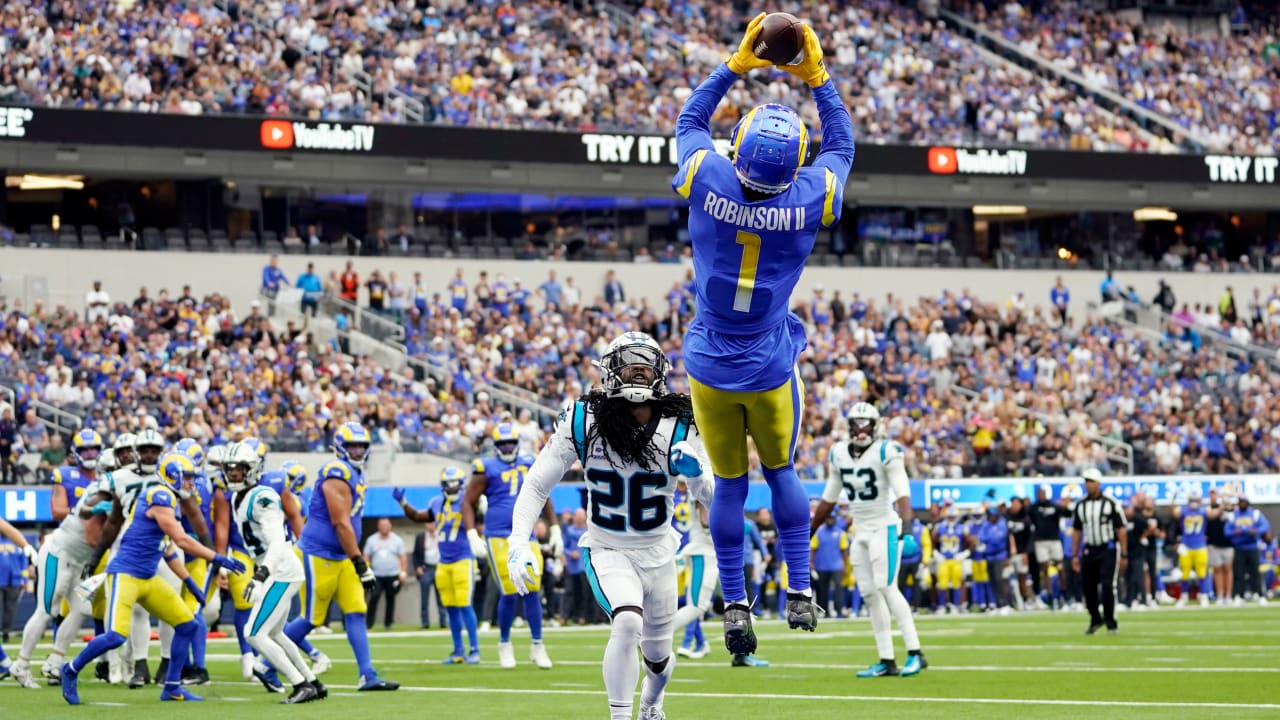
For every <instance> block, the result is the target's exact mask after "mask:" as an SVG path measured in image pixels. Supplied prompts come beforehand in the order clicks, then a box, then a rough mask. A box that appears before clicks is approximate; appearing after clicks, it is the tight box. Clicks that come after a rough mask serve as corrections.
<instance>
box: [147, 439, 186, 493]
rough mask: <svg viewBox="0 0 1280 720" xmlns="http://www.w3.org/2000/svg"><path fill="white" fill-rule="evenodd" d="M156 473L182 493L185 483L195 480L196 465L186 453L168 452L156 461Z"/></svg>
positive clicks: (171, 487) (172, 488)
mask: <svg viewBox="0 0 1280 720" xmlns="http://www.w3.org/2000/svg"><path fill="white" fill-rule="evenodd" d="M148 447H149V446H148ZM156 474H157V475H158V476H159V477H160V481H161V482H163V483H164V484H165V485H168V486H169V489H171V490H173V491H174V492H178V493H180V492H182V488H183V486H184V485H186V484H188V483H190V482H194V481H195V477H196V466H195V465H194V464H193V463H192V462H191V458H189V457H187V456H186V455H183V454H182V453H180V452H168V453H165V454H164V456H163V457H161V458H160V459H159V460H158V461H157V462H156Z"/></svg>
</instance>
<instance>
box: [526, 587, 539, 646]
mask: <svg viewBox="0 0 1280 720" xmlns="http://www.w3.org/2000/svg"><path fill="white" fill-rule="evenodd" d="M524 619H525V622H527V623H529V636H530V637H532V638H533V641H534V642H541V641H542V593H536V592H531V593H529V594H528V595H525V596H524Z"/></svg>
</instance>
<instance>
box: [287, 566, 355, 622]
mask: <svg viewBox="0 0 1280 720" xmlns="http://www.w3.org/2000/svg"><path fill="white" fill-rule="evenodd" d="M295 550H296V551H297V553H298V557H299V558H301V559H302V571H303V573H304V579H303V581H302V588H301V589H300V590H299V593H298V595H299V597H300V598H301V603H302V617H304V618H306V620H307V622H308V623H310V624H312V625H323V624H324V622H325V619H326V618H327V617H328V616H329V604H330V603H332V602H333V601H334V600H337V601H338V609H339V610H341V611H342V614H343V615H347V614H350V613H360V614H364V613H365V612H366V611H368V609H369V607H368V605H367V604H366V602H365V597H364V585H363V584H361V582H360V576H359V575H356V568H355V566H354V565H352V564H351V561H350V560H348V559H346V558H343V559H341V560H329V559H327V558H322V557H318V556H316V555H308V554H306V553H304V552H302V550H301V549H300V548H295Z"/></svg>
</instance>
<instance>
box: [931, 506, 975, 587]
mask: <svg viewBox="0 0 1280 720" xmlns="http://www.w3.org/2000/svg"><path fill="white" fill-rule="evenodd" d="M937 534H938V542H937V546H936V547H934V549H933V551H934V552H936V553H938V555H940V556H941V557H942V564H941V565H939V566H938V589H939V590H959V589H960V588H961V587H963V585H964V564H963V563H962V561H961V560H960V553H962V552H964V550H965V545H966V540H967V538H968V537H969V531H968V529H967V528H965V526H964V524H963V523H958V522H956V523H949V522H944V523H942V524H940V525H938V531H937Z"/></svg>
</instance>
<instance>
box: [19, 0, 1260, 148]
mask: <svg viewBox="0 0 1280 720" xmlns="http://www.w3.org/2000/svg"><path fill="white" fill-rule="evenodd" d="M937 5H938V3H923V4H922V7H924V8H925V10H926V12H925V13H922V12H920V11H917V10H916V9H914V8H912V7H907V6H906V4H899V3H894V2H890V1H889V0H875V1H874V2H870V3H846V2H828V3H820V4H818V5H806V6H805V9H804V11H801V12H800V14H802V15H805V16H807V17H808V19H809V21H810V22H811V23H812V24H813V25H814V27H815V29H816V30H817V31H818V33H819V35H820V36H822V37H823V38H827V40H826V44H825V47H826V49H827V52H828V55H829V56H828V62H830V63H831V65H832V67H833V69H834V70H838V72H837V73H836V74H837V76H838V77H839V78H841V79H842V80H841V82H842V86H841V92H842V96H843V97H845V98H847V102H848V104H849V105H850V108H851V110H852V114H853V118H854V122H855V130H856V134H857V137H858V138H859V141H860V142H907V143H924V144H931V143H962V142H987V143H999V144H1007V145H1027V146H1034V147H1069V148H1073V149H1081V150H1134V151H1151V152H1168V151H1175V150H1179V149H1187V148H1190V147H1191V146H1192V145H1194V144H1196V143H1200V144H1204V145H1206V146H1207V147H1208V148H1209V149H1211V150H1215V151H1225V150H1235V151H1240V152H1253V151H1259V152H1265V151H1269V150H1270V149H1271V148H1273V147H1274V142H1275V134H1274V133H1275V132H1276V130H1275V129H1276V127H1277V122H1276V115H1275V113H1276V112H1277V102H1276V101H1275V98H1274V96H1273V94H1274V88H1273V84H1271V83H1268V81H1267V78H1268V75H1267V73H1268V72H1273V69H1274V63H1275V59H1276V57H1277V55H1278V54H1280V53H1278V52H1277V45H1276V43H1275V39H1274V34H1273V33H1271V32H1269V31H1270V29H1271V25H1270V22H1271V20H1272V17H1271V16H1270V15H1269V14H1268V12H1267V11H1266V6H1265V4H1257V5H1258V6H1259V8H1258V10H1257V11H1255V10H1254V8H1253V7H1252V6H1251V5H1252V4H1249V3H1245V4H1244V7H1241V6H1240V5H1237V12H1236V14H1235V15H1233V17H1232V21H1233V23H1234V25H1233V30H1234V32H1232V33H1230V34H1226V35H1223V36H1221V37H1219V38H1193V37H1191V36H1188V35H1187V34H1185V33H1184V32H1182V31H1180V30H1178V29H1177V28H1175V27H1173V26H1169V25H1165V24H1160V23H1153V24H1152V25H1151V26H1145V25H1141V24H1136V25H1135V21H1134V20H1133V19H1132V16H1126V15H1112V14H1106V13H1103V14H1092V13H1090V14H1088V15H1087V16H1086V15H1085V11H1084V10H1082V9H1080V8H1079V6H1078V4H1077V3H1073V2H1065V3H1030V2H1027V3H1017V2H1008V3H1000V4H998V7H997V4H995V3H970V2H956V3H946V5H948V6H952V5H954V6H955V9H958V10H961V11H965V10H970V9H972V15H971V17H972V18H973V19H975V20H977V21H978V22H979V23H980V24H981V25H983V27H986V28H988V29H989V30H990V31H991V32H994V33H998V34H999V35H1001V36H1003V37H1004V38H1006V39H1008V40H1010V41H1012V42H1015V43H1017V44H1018V46H1019V47H1020V48H1021V49H1022V51H1023V52H1026V53H1032V54H1040V55H1042V56H1043V57H1045V58H1046V59H1049V60H1051V61H1052V62H1053V63H1054V64H1055V65H1056V66H1058V67H1060V68H1063V69H1067V70H1073V71H1078V72H1081V73H1083V74H1084V75H1085V76H1086V77H1087V78H1088V80H1089V82H1090V83H1091V84H1092V85H1095V86H1097V87H1100V88H1106V89H1111V90H1115V91H1117V92H1119V93H1120V94H1122V95H1123V96H1124V97H1126V98H1128V99H1130V100H1133V101H1135V102H1137V103H1139V104H1140V105H1142V106H1143V107H1146V108H1149V109H1150V110H1152V111H1154V112H1156V113H1158V114H1160V115H1162V116H1164V117H1166V118H1167V119H1169V120H1172V121H1173V122H1175V123H1177V124H1178V125H1180V126H1182V127H1184V128H1186V129H1187V131H1188V132H1187V134H1186V136H1182V135H1181V134H1171V133H1169V132H1167V131H1164V130H1162V131H1161V132H1158V133H1156V132H1152V131H1151V130H1149V129H1145V128H1143V127H1139V126H1138V125H1137V124H1135V122H1134V121H1133V120H1132V119H1130V117H1129V115H1128V114H1127V113H1118V112H1115V111H1114V109H1112V108H1107V107H1103V106H1102V105H1100V104H1098V103H1096V102H1094V101H1093V100H1090V99H1087V98H1086V97H1084V96H1082V95H1077V94H1075V93H1073V92H1071V91H1070V89H1069V86H1068V84H1067V83H1066V82H1065V81H1064V80H1063V79H1061V78H1056V77H1053V76H1052V75H1050V76H1043V77H1042V76H1040V75H1036V74H1032V73H1029V72H1027V71H1025V70H1023V69H1021V68H1019V67H1017V66H1015V65H1014V64H1011V63H1007V62H1004V61H1002V60H1000V59H997V58H996V57H994V56H993V55H991V54H990V53H988V52H986V51H983V50H980V49H979V48H978V47H977V45H975V44H974V43H973V42H971V41H970V40H969V39H966V38H965V37H963V36H962V35H961V34H959V33H957V32H956V30H955V28H953V27H951V26H950V25H948V24H947V23H945V22H944V21H943V20H942V19H940V18H939V17H938V16H937V15H936V8H937ZM1042 6H1043V7H1045V8H1050V9H1048V10H1041V9H1040V8H1041V7H1042ZM34 7H35V8H39V9H41V10H42V12H26V11H25V8H26V6H24V8H23V9H19V8H17V7H16V6H11V7H8V8H7V9H6V10H5V11H4V12H5V13H6V14H7V15H8V16H9V17H8V18H7V19H6V21H5V26H6V27H9V28H12V31H11V32H10V33H6V35H5V37H4V39H3V40H0V47H2V48H3V49H4V51H5V58H4V61H3V67H0V100H2V101H4V102H6V103H17V104H29V105H48V106H56V107H80V108H86V109H95V108H96V109H118V110H133V111H138V112H166V113H183V114H190V115H199V114H214V113H248V114H261V115H291V116H295V117H309V118H312V119H325V120H371V121H374V122H391V123H402V122H414V121H425V122H430V123H439V124H449V125H469V126H479V127H514V126H520V127H534V128H556V129H568V130H597V129H598V130H606V131H607V130H626V131H654V132H660V133H669V132H671V130H672V128H673V127H674V122H675V117H676V114H677V113H678V111H679V109H680V106H681V105H682V104H683V101H684V98H685V96H686V95H687V93H688V91H689V88H691V87H692V86H693V85H695V84H696V82H697V81H698V80H699V79H700V78H702V77H703V76H705V74H706V72H707V71H708V70H709V69H710V68H711V67H713V66H714V65H715V64H717V63H719V62H720V61H721V60H722V59H723V57H722V56H723V48H724V47H725V43H726V41H727V40H728V39H729V38H731V37H736V35H737V33H739V32H740V31H741V27H742V24H743V23H744V22H745V20H744V10H743V8H742V6H741V5H740V4H716V3H707V2H702V1H700V0H682V1H681V2H676V3H655V2H652V1H651V0H650V1H644V2H641V1H638V0H619V2H617V3H612V4H611V3H604V4H599V5H596V6H595V8H596V10H595V12H591V13H584V12H582V11H581V10H579V9H578V8H577V5H576V4H573V3H560V2H552V1H550V0H537V1H535V2H520V3H510V2H484V3H463V2H444V1H441V2H418V3H409V4H405V3H394V2H390V1H389V0H375V1H373V2H365V3H360V4H358V5H353V6H351V7H350V8H339V9H337V10H336V11H334V12H333V14H332V15H330V14H329V9H330V6H329V5H328V4H326V3H318V2H311V1H310V0H307V1H304V2H294V3H267V4H263V5H254V4H237V3H231V4H227V5H223V4H220V3H210V4H206V5H202V6H200V7H198V8H196V7H192V6H189V5H186V4H184V3H179V2H158V3H142V4H140V5H138V6H137V7H134V8H132V9H131V11H130V12H128V13H114V12H110V10H111V9H112V8H113V7H114V6H113V5H111V4H109V3H105V2H97V1H88V2H74V3H70V4H68V3H61V2H44V0H41V2H38V3H36V5H35V6H34ZM799 7H800V6H799V4H798V3H781V7H780V9H788V10H792V11H799V10H798V9H799ZM985 7H991V8H992V10H991V11H987V10H985ZM1086 20H1087V21H1086ZM81 26H85V27H87V26H92V27H95V28H98V31H97V32H94V33H80V32H76V31H75V28H76V27H81ZM55 45H57V47H58V48H59V49H60V50H61V51H60V52H54V48H55ZM1147 48H1150V49H1152V52H1150V53H1141V52H1140V51H1141V50H1143V49H1147ZM1138 57H1141V61H1139V60H1137V59H1136V58H1138ZM1101 58H1105V60H1101ZM1228 68H1230V70H1229V71H1228ZM1268 68H1271V70H1268ZM781 77H782V75H781V73H778V74H777V76H776V77H775V78H774V79H773V80H772V81H770V80H768V79H766V80H752V81H750V82H744V83H740V84H739V85H738V86H737V87H736V88H735V89H734V90H733V92H732V93H731V94H730V96H729V98H728V100H729V102H728V103H727V104H726V106H725V107H724V108H723V111H722V113H721V114H720V115H718V116H717V118H716V123H717V125H718V129H719V130H723V131H727V130H728V129H729V128H730V127H732V125H733V123H734V122H735V121H736V119H737V117H738V116H739V114H740V113H741V112H742V111H743V110H745V109H746V108H749V107H751V106H753V105H755V104H758V103H760V102H766V101H776V102H784V103H787V104H790V105H793V106H799V107H803V105H804V104H803V103H798V102H796V100H797V96H795V95H794V94H793V93H794V90H793V89H792V88H789V87H788V86H787V85H786V84H785V83H784V82H782V81H781ZM809 112H811V110H810V111H809ZM813 119H814V118H809V120H813ZM1166 136H1169V137H1166Z"/></svg>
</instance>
